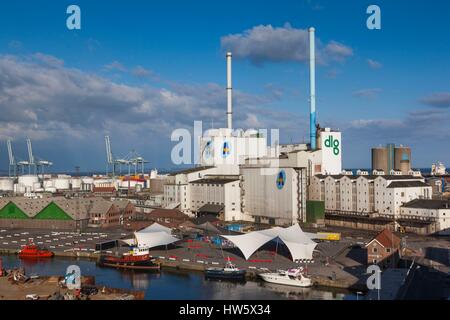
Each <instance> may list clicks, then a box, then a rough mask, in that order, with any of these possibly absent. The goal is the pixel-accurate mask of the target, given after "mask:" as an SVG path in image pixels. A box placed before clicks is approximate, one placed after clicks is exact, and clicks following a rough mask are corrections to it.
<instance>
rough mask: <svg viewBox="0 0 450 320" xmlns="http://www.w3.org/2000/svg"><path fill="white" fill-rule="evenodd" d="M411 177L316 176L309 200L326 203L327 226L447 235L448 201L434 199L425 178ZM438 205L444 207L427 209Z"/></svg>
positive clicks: (312, 182) (310, 188) (313, 179)
mask: <svg viewBox="0 0 450 320" xmlns="http://www.w3.org/2000/svg"><path fill="white" fill-rule="evenodd" d="M411 174H413V175H401V174H395V175H380V174H379V172H377V174H375V175H368V174H367V172H363V171H360V172H359V175H351V174H342V175H330V176H325V175H316V176H314V177H313V178H312V179H311V184H310V185H309V199H308V200H309V201H315V202H323V204H324V210H325V214H326V223H328V224H331V225H336V226H343V227H351V228H363V229H371V230H382V229H384V228H392V229H393V228H395V230H397V231H406V232H408V231H410V232H415V233H420V234H431V233H435V232H440V233H443V232H446V231H445V230H447V229H448V227H449V225H448V223H449V221H448V219H446V218H445V214H447V215H448V214H449V213H446V212H445V210H446V208H445V205H446V204H447V205H448V202H446V201H441V202H440V200H439V201H438V200H431V198H432V186H430V185H429V184H427V183H425V179H424V178H423V177H421V176H417V174H416V173H413V172H411ZM418 204H420V205H422V206H423V208H422V209H420V208H419V207H418V209H417V210H416V211H414V210H411V211H414V212H416V213H415V214H408V212H407V210H406V209H405V208H407V207H408V206H411V205H415V206H418ZM436 205H437V206H440V207H439V208H435V209H434V210H435V211H429V210H428V209H427V208H428V206H436ZM437 209H439V210H441V211H442V212H441V211H439V210H438V211H439V212H438V211H436V210H437ZM430 215H433V216H434V217H430ZM438 217H440V220H439V218H438ZM444 219H446V220H444ZM431 222H433V223H431Z"/></svg>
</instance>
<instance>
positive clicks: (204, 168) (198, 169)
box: [169, 166, 214, 176]
mask: <svg viewBox="0 0 450 320" xmlns="http://www.w3.org/2000/svg"><path fill="white" fill-rule="evenodd" d="M212 168H214V167H213V166H203V167H194V168H188V169H183V170H180V171H174V172H171V173H169V176H176V175H177V174H188V173H194V172H199V171H203V170H207V169H212Z"/></svg>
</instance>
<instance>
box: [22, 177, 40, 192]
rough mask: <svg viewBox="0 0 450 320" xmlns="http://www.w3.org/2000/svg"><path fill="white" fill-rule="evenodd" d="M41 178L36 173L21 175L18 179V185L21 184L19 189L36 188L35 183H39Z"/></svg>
mask: <svg viewBox="0 0 450 320" xmlns="http://www.w3.org/2000/svg"><path fill="white" fill-rule="evenodd" d="M38 182H39V179H38V176H36V175H30V174H26V175H23V176H19V179H18V185H19V190H21V191H23V190H31V191H32V190H34V184H35V183H38Z"/></svg>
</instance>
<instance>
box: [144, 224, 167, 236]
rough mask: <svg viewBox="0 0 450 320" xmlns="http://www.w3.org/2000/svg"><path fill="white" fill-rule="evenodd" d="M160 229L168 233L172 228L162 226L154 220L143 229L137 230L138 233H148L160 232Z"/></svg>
mask: <svg viewBox="0 0 450 320" xmlns="http://www.w3.org/2000/svg"><path fill="white" fill-rule="evenodd" d="M160 231H162V232H165V233H168V234H171V233H172V229H170V228H168V227H165V226H162V225H160V224H159V223H157V222H154V223H153V224H152V225H150V226H148V227H147V228H145V229H142V230H139V231H138V232H139V233H149V232H160Z"/></svg>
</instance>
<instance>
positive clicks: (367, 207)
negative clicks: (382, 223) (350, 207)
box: [356, 176, 375, 213]
mask: <svg viewBox="0 0 450 320" xmlns="http://www.w3.org/2000/svg"><path fill="white" fill-rule="evenodd" d="M356 193H357V196H356V199H357V200H356V201H357V205H356V210H357V211H358V212H360V213H369V212H374V211H375V204H374V181H373V179H371V178H367V177H364V176H360V177H358V179H356Z"/></svg>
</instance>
